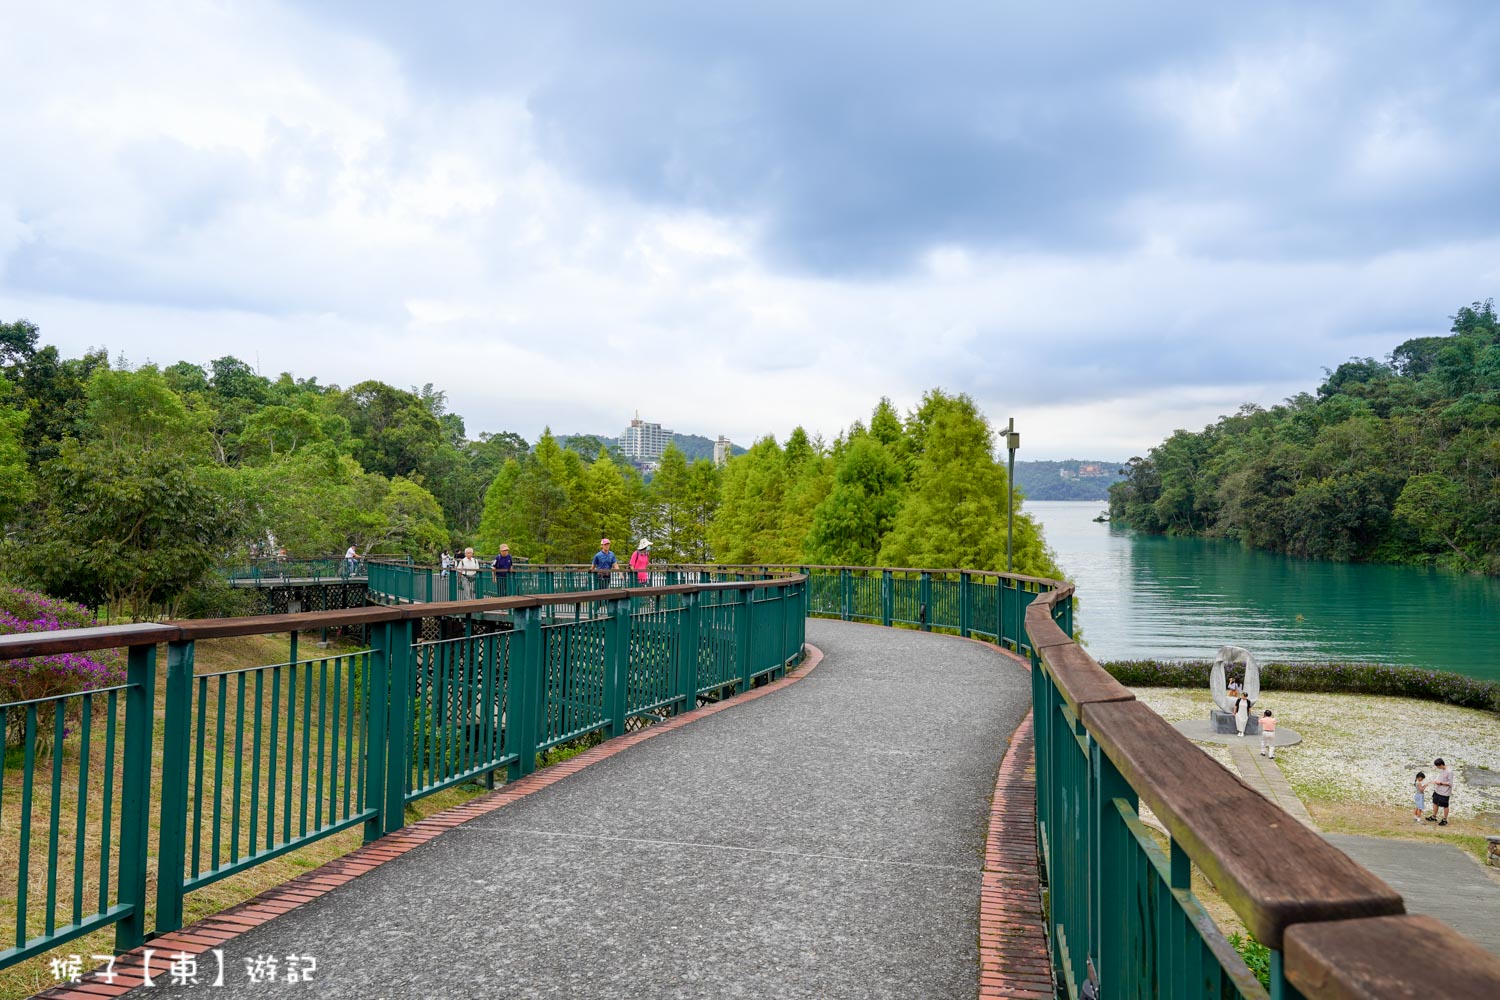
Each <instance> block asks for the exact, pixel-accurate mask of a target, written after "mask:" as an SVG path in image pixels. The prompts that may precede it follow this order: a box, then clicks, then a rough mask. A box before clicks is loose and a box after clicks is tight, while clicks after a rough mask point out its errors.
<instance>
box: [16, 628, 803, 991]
mask: <svg viewBox="0 0 1500 1000" xmlns="http://www.w3.org/2000/svg"><path fill="white" fill-rule="evenodd" d="M803 648H804V649H805V650H806V653H807V655H806V657H805V658H804V659H803V661H802V663H801V664H800V665H799V666H798V667H797V669H795V670H793V671H791V672H790V673H788V674H787V675H786V676H785V677H782V678H780V679H778V680H774V681H772V682H771V683H769V684H764V685H762V686H760V687H758V688H754V689H753V690H751V691H748V692H746V693H744V694H741V695H737V696H735V697H733V698H729V699H726V700H724V701H718V702H715V703H714V704H712V705H704V706H703V707H702V708H697V709H694V710H693V711H691V712H684V713H682V714H681V715H675V716H673V717H672V718H670V719H667V720H666V721H665V722H658V723H657V724H656V725H654V726H648V727H647V728H645V729H638V730H636V731H635V732H633V733H626V734H625V735H623V736H617V737H615V738H614V739H611V740H606V741H605V742H603V743H601V744H599V745H598V746H596V747H592V748H590V749H588V750H585V751H584V752H583V753H581V754H579V755H578V756H576V757H572V758H569V759H568V760H565V761H563V762H562V763H560V764H554V765H552V766H551V767H548V768H544V769H543V770H540V771H535V772H533V773H531V774H528V775H526V776H525V777H524V778H521V779H520V780H518V781H511V782H506V784H505V785H504V786H503V787H501V788H498V789H496V790H495V791H493V792H491V793H490V794H488V795H484V796H481V797H479V798H477V799H474V800H472V801H470V802H465V803H464V804H463V805H460V806H454V807H452V808H451V809H444V810H443V811H442V812H440V813H435V814H434V815H432V816H428V817H427V818H426V819H423V820H418V821H417V822H415V823H412V824H411V825H410V826H406V827H403V828H402V829H400V830H398V831H397V832H395V833H392V834H389V835H387V836H385V837H381V838H380V839H379V840H377V841H375V842H374V843H372V844H366V845H365V846H364V847H361V848H359V849H357V850H355V851H352V852H350V853H349V854H346V855H344V856H343V857H341V858H335V859H334V860H332V861H329V862H328V863H326V864H324V865H322V866H321V867H319V868H316V869H314V870H313V871H310V872H308V873H307V874H305V875H299V876H297V877H296V878H294V879H292V880H291V881H289V882H284V883H282V884H281V885H279V886H277V887H276V888H274V889H268V890H266V891H265V892H263V893H261V894H260V895H259V896H256V897H255V898H254V899H249V900H246V901H245V902H243V903H240V904H238V905H236V906H232V907H230V908H229V909H227V910H223V911H221V912H219V913H216V914H214V915H213V916H211V917H205V918H204V919H203V920H200V921H198V922H197V923H196V924H193V925H192V926H190V927H184V928H183V929H182V930H180V931H173V932H172V933H170V934H163V935H162V936H161V937H158V938H153V939H151V940H150V941H147V942H146V944H145V945H143V946H141V947H140V948H135V949H133V950H131V951H127V952H125V953H124V954H122V955H120V956H119V957H118V958H116V959H115V963H114V977H113V978H114V982H113V983H112V984H111V983H106V982H105V981H104V977H103V976H102V975H101V974H100V971H101V970H99V969H95V970H94V971H93V972H90V973H88V974H87V975H86V976H85V977H84V979H83V981H81V982H77V983H63V984H61V985H59V986H53V987H49V988H48V989H46V990H43V991H42V992H40V993H37V994H35V995H34V997H33V1000H40V998H46V1000H104V998H106V997H117V996H123V995H124V994H126V993H129V992H130V991H131V990H133V989H135V988H136V987H139V986H144V985H145V982H146V978H147V963H148V962H150V970H149V971H150V975H151V976H152V977H154V978H157V979H167V978H168V969H169V968H170V966H171V963H172V957H173V956H174V955H176V954H177V953H179V952H181V953H185V954H187V955H202V954H204V953H205V952H208V951H211V950H213V949H214V948H219V947H222V946H223V945H224V944H226V943H228V942H230V941H232V940H234V939H235V938H237V937H239V936H240V935H241V934H244V933H245V932H246V931H249V930H252V929H254V928H256V927H258V926H260V925H261V924H263V923H266V922H267V921H269V920H273V919H275V918H276V917H279V916H281V915H282V914H283V913H286V912H288V911H290V910H295V909H296V908H297V907H299V906H301V905H303V904H304V903H308V902H311V901H312V900H314V899H316V898H318V897H319V896H321V895H323V894H324V893H327V892H331V891H332V890H334V889H337V888H338V887H339V886H341V885H345V884H347V883H349V882H352V881H354V880H355V879H357V878H359V877H360V876H361V875H364V874H365V873H366V872H370V871H373V870H375V869H376V868H379V867H380V866H381V865H383V864H385V863H386V862H387V861H394V860H395V859H396V858H399V857H400V856H401V855H403V854H405V853H406V852H407V851H409V850H411V849H412V848H414V847H417V846H419V845H421V844H425V843H427V841H429V840H431V839H432V838H434V837H436V836H438V835H439V834H441V833H443V832H444V831H446V830H451V829H453V828H454V827H456V826H461V825H463V824H464V823H467V822H468V821H469V820H471V819H477V818H479V817H480V816H485V815H488V814H489V813H492V812H494V811H495V810H497V809H501V808H503V807H505V806H507V805H509V804H510V803H512V802H514V801H516V800H517V799H521V798H525V797H526V796H528V795H530V794H532V793H533V792H537V791H540V790H541V789H543V788H546V787H547V786H548V785H553V784H556V783H557V782H559V781H562V780H563V779H564V778H566V777H568V776H569V775H572V774H576V773H577V772H579V771H581V770H583V769H584V768H585V767H588V766H589V765H590V764H597V763H598V762H599V761H601V760H605V759H607V758H609V757H613V756H614V755H615V754H617V753H620V752H622V751H624V750H627V749H629V748H630V747H633V746H635V745H636V744H638V743H644V742H645V741H646V740H649V739H654V738H655V737H657V736H659V735H661V734H662V733H667V732H671V731H672V730H674V729H681V728H682V727H683V726H686V725H688V724H689V723H692V722H697V721H698V720H699V719H702V718H706V717H707V716H710V715H714V714H716V713H718V712H722V711H724V710H725V709H727V708H732V707H734V706H736V705H743V704H745V703H746V702H750V701H754V700H755V699H757V698H762V697H764V696H766V695H768V694H771V693H772V692H773V691H779V690H780V689H782V688H784V687H787V686H789V685H791V684H795V683H796V682H797V681H800V680H801V679H802V678H804V677H806V676H807V675H808V674H810V673H812V671H813V669H814V668H815V667H817V665H818V664H819V663H821V662H822V661H823V651H822V650H820V649H818V647H816V646H813V645H811V644H807V643H805V644H804V646H803ZM148 951H149V952H151V953H152V954H151V955H150V956H149V957H148V956H147V954H146V953H147V952H148ZM214 971H215V970H213V969H212V967H210V968H207V969H204V970H203V972H204V973H205V974H209V975H211V974H212V973H213V972H214Z"/></svg>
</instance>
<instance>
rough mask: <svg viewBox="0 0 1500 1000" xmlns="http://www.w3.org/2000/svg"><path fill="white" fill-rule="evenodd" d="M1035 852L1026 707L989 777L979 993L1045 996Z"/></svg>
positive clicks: (985, 997)
mask: <svg viewBox="0 0 1500 1000" xmlns="http://www.w3.org/2000/svg"><path fill="white" fill-rule="evenodd" d="M1039 870H1040V866H1039V863H1038V861H1037V855H1036V744H1035V733H1034V731H1033V728H1032V720H1031V713H1030V712H1027V713H1026V717H1025V718H1024V719H1022V720H1021V724H1020V725H1019V726H1017V727H1016V731H1015V733H1014V734H1012V736H1011V739H1010V748H1009V749H1008V750H1006V752H1005V759H1004V760H1002V761H1001V763H1000V773H999V774H998V775H997V776H996V778H995V796H994V798H993V799H992V800H991V803H990V830H989V836H988V837H986V838H985V844H984V874H983V876H982V877H981V880H980V889H979V997H980V1000H990V998H999V997H1019V998H1029V1000H1052V998H1053V997H1055V996H1056V987H1055V985H1054V983H1053V978H1052V955H1051V950H1050V948H1049V946H1048V944H1047V931H1046V918H1045V916H1044V915H1043V912H1042V886H1041V878H1040V876H1039Z"/></svg>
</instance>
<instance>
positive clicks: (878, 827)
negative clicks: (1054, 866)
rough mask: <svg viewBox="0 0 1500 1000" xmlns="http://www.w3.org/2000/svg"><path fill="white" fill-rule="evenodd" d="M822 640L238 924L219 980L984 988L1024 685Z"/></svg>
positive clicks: (551, 987) (439, 989)
mask: <svg viewBox="0 0 1500 1000" xmlns="http://www.w3.org/2000/svg"><path fill="white" fill-rule="evenodd" d="M808 641H809V642H812V643H813V644H815V645H817V646H819V647H820V648H821V649H822V650H823V651H824V653H825V654H826V658H825V659H824V661H823V663H822V665H821V666H819V667H818V669H817V670H816V671H814V672H813V673H812V674H811V675H809V676H808V677H807V678H806V679H804V680H802V681H799V682H798V683H796V684H794V685H792V686H791V687H790V688H788V689H786V690H785V691H783V692H779V693H777V694H774V695H772V696H770V697H767V698H762V699H760V700H758V701H755V702H748V703H746V704H745V705H744V706H743V707H738V708H734V709H731V710H729V711H725V712H722V713H719V714H718V715H715V716H711V717H708V718H705V719H703V720H701V721H698V722H695V723H694V724H692V725H690V726H687V727H685V728H683V729H682V730H680V731H676V732H672V733H666V734H663V735H662V736H661V737H660V738H658V739H654V740H651V741H649V742H646V743H643V744H641V745H640V746H637V747H633V748H630V749H628V750H626V751H625V752H623V753H621V754H619V755H618V756H615V757H611V758H609V759H606V760H603V761H600V762H599V763H597V764H595V765H593V766H591V767H589V768H586V769H585V770H583V771H581V772H579V773H578V774H576V775H574V776H572V777H571V778H569V779H568V780H566V781H563V782H560V783H558V784H556V785H552V786H549V787H547V788H545V789H542V790H540V791H538V792H537V793H535V794H534V795H532V796H529V797H527V798H525V799H522V800H520V801H518V802H516V803H514V804H513V805H510V806H507V807H506V808H504V809H501V810H499V811H497V812H495V813H492V814H490V815H488V816H485V817H482V818H480V819H476V820H474V821H472V822H470V823H467V824H465V825H464V826H462V827H459V828H456V829H454V830H452V831H450V832H448V833H446V834H444V835H442V836H441V837H438V838H437V839H435V840H433V841H431V842H430V843H428V844H425V845H423V846H421V847H419V848H416V849H415V850H413V851H411V852H410V853H408V854H405V855H403V856H402V857H400V858H398V859H397V860H395V861H392V862H390V863H388V864H386V865H383V866H382V867H381V868H379V869H377V870H375V871H373V872H371V873H369V874H368V875H366V876H364V877H362V878H360V879H358V880H356V881H355V882H353V883H350V884H349V885H347V886H345V887H343V888H341V889H338V890H336V891H334V892H332V893H330V894H328V895H327V896H323V897H321V898H319V899H317V900H315V901H314V902H312V903H309V904H308V905H306V906H303V907H301V908H300V909H298V910H295V911H293V912H291V913H289V914H287V915H286V916H283V917H280V918H278V919H276V920H274V921H271V922H270V923H268V924H265V925H263V926H261V927H259V928H257V929H256V930H254V931H251V932H249V933H248V934H246V935H244V936H242V937H240V938H238V939H236V940H235V941H233V942H231V943H230V944H229V945H228V946H227V947H226V948H225V956H226V965H227V974H226V977H225V978H226V984H225V986H224V987H223V988H219V989H214V990H212V991H211V992H212V993H213V995H214V996H215V997H221V998H224V1000H228V998H232V997H240V996H257V997H264V996H271V995H274V996H277V997H283V996H292V995H296V994H301V995H304V996H308V997H311V996H315V995H316V996H317V997H318V998H319V1000H334V998H344V997H350V998H353V997H361V998H364V997H403V998H404V997H481V996H484V997H491V996H492V997H504V998H507V1000H519V998H533V997H535V998H541V997H548V998H551V997H556V998H594V997H601V998H602V997H610V998H613V997H620V998H625V997H648V998H649V997H682V998H689V997H691V998H714V997H778V998H819V1000H836V998H885V997H891V998H895V997H902V998H905V997H910V998H923V1000H933V998H944V997H972V996H974V993H975V990H976V987H977V981H978V962H977V955H976V940H977V936H978V900H979V885H980V865H981V862H982V857H983V848H984V836H985V828H986V827H985V825H986V815H987V809H988V800H989V796H990V794H991V792H992V791H993V789H994V783H995V775H996V771H997V770H998V768H999V763H1000V759H1001V757H1002V756H1003V755H1004V751H1005V747H1006V742H1007V740H1008V738H1009V736H1010V733H1011V731H1012V730H1013V729H1014V728H1015V726H1016V725H1017V723H1018V722H1019V721H1020V719H1021V717H1022V716H1023V715H1024V713H1025V711H1026V709H1027V707H1028V703H1029V687H1028V678H1027V676H1026V674H1025V672H1024V671H1023V670H1021V669H1020V668H1018V667H1016V666H1014V665H1013V664H1012V663H1011V662H1010V661H1009V660H1007V659H1006V658H1004V657H1003V656H1001V655H1000V654H998V653H996V652H994V651H993V650H990V649H986V648H985V647H983V646H980V645H979V644H977V643H972V642H968V641H965V640H962V639H957V638H953V637H948V636H936V635H923V634H920V633H915V632H909V631H897V630H889V629H881V628H876V627H872V626H864V625H853V624H846V623H841V622H829V621H819V620H814V621H810V622H809V623H808ZM292 954H295V955H312V956H315V957H316V958H317V961H318V971H317V974H316V977H315V981H314V982H313V983H302V984H296V985H286V984H278V985H277V986H274V987H269V986H267V985H264V984H262V985H256V986H252V985H250V984H249V983H248V981H247V979H246V977H245V974H244V963H245V960H246V959H247V958H251V957H254V956H256V955H276V956H286V955H292ZM205 959H207V956H205ZM148 995H150V996H153V997H155V996H177V995H183V996H186V995H188V991H187V990H185V989H172V988H169V987H166V986H157V987H156V988H155V989H153V990H151V991H150V992H149V994H148ZM194 995H195V994H194Z"/></svg>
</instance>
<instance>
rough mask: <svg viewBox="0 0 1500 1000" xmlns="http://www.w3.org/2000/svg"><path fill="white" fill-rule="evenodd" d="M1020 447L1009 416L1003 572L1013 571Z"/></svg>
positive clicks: (1019, 441)
mask: <svg viewBox="0 0 1500 1000" xmlns="http://www.w3.org/2000/svg"><path fill="white" fill-rule="evenodd" d="M1019 447H1021V435H1019V434H1017V433H1016V418H1015V417H1011V418H1010V420H1009V422H1008V423H1007V424H1006V425H1005V450H1006V451H1008V452H1010V462H1009V464H1008V465H1007V467H1006V470H1005V572H1007V573H1014V572H1015V569H1016V566H1015V557H1014V556H1013V555H1012V546H1013V543H1014V539H1015V519H1016V511H1015V506H1016V449H1017V448H1019Z"/></svg>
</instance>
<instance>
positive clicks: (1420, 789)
mask: <svg viewBox="0 0 1500 1000" xmlns="http://www.w3.org/2000/svg"><path fill="white" fill-rule="evenodd" d="M1412 789H1413V791H1412V796H1411V804H1412V810H1411V821H1412V822H1413V823H1420V822H1422V813H1424V812H1426V811H1427V794H1426V792H1427V772H1426V771H1418V772H1417V777H1416V780H1414V781H1413V782H1412Z"/></svg>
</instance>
